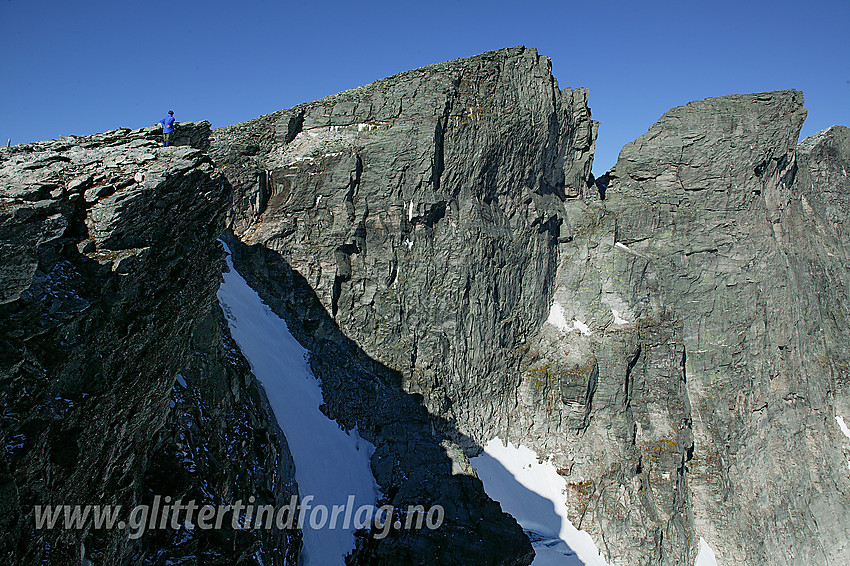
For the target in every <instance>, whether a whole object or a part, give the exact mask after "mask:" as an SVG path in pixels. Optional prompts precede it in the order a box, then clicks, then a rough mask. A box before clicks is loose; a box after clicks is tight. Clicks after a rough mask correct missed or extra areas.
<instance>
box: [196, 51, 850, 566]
mask: <svg viewBox="0 0 850 566" xmlns="http://www.w3.org/2000/svg"><path fill="white" fill-rule="evenodd" d="M802 103H803V99H802V95H801V94H800V93H798V92H795V91H784V92H774V93H763V94H755V95H747V96H727V97H721V98H714V99H708V100H705V101H700V102H694V103H690V104H688V105H687V106H684V107H681V108H675V109H673V110H671V111H670V112H668V113H667V114H665V115H664V116H663V117H662V118H661V120H659V122H658V123H657V124H656V125H654V126H653V127H652V128H651V129H650V131H649V132H648V133H647V134H646V135H644V136H642V137H641V138H639V139H638V140H636V141H635V142H633V143H631V144H629V145H628V146H626V147H625V148H624V149H623V151H622V153H621V156H620V160H619V161H618V163H617V165H616V167H615V168H614V169H613V170H612V171H611V172H610V173H609V174H608V175H606V176H605V177H604V178H603V179H602V180H600V182H599V183H597V189H598V192H597V190H589V189H588V182H589V181H590V180H591V179H590V175H589V165H590V158H591V157H592V150H593V141H594V138H595V124H594V123H593V122H592V121H591V120H590V114H589V110H588V109H587V106H586V92H585V91H583V90H580V89H577V90H570V89H567V90H564V91H561V90H559V89H558V88H557V86H556V83H555V81H554V79H553V78H552V77H551V75H550V74H549V68H548V62H547V61H546V60H545V59H544V58H540V57H539V56H537V54H536V53H535V52H534V51H532V50H525V49H522V48H517V49H511V50H504V51H499V52H494V53H488V54H484V55H482V56H479V57H473V58H470V59H466V60H459V61H455V62H451V63H446V64H443V65H437V66H432V67H427V68H424V69H420V70H417V71H412V72H409V73H403V74H401V75H398V76H396V77H391V78H389V79H385V80H383V81H378V82H377V83H374V84H372V85H368V86H366V87H363V88H360V89H355V90H352V91H347V92H345V93H341V94H339V95H336V96H333V97H330V98H327V99H324V100H321V101H317V102H315V103H310V104H305V105H302V106H299V107H296V108H294V109H291V110H286V111H281V112H278V113H275V114H271V115H268V116H264V117H261V118H258V119H257V120H254V121H251V122H247V123H245V124H240V125H237V126H234V127H229V128H224V129H221V130H217V131H216V132H215V134H214V139H213V141H212V144H211V152H212V155H213V156H214V159H215V161H216V163H217V164H218V165H219V167H221V168H222V170H223V171H224V172H225V174H226V175H227V177H228V179H229V180H230V182H231V183H232V184H233V186H234V205H233V207H232V210H231V212H230V214H229V218H228V222H229V226H230V227H231V229H232V230H233V232H234V234H235V236H236V238H237V239H239V240H241V241H242V242H243V243H244V244H246V245H247V247H242V248H240V257H238V258H237V266H238V267H239V268H240V270H243V271H244V272H245V273H246V274H247V277H248V278H249V280H251V281H252V284H254V285H255V286H256V287H257V288H258V289H260V290H261V293H263V294H264V296H265V297H266V299H267V300H268V301H269V303H270V304H272V305H274V307H275V308H276V309H277V310H278V311H279V312H281V313H284V314H285V315H286V316H287V317H288V320H289V321H290V326H296V327H297V332H296V335H297V336H298V337H299V339H301V340H303V341H304V342H305V344H307V345H308V347H309V348H310V349H311V351H312V352H313V353H314V359H313V365H314V369H315V371H316V374H317V375H320V376H321V377H322V379H323V385H324V390H325V398H326V400H328V412H329V414H331V415H333V416H335V417H336V418H338V419H339V420H340V421H341V422H343V423H346V426H354V425H355V424H356V425H357V426H358V429H359V430H360V431H361V432H362V431H364V430H365V431H367V432H366V434H370V435H371V439H373V440H374V441H375V442H376V444H379V445H380V446H385V447H387V448H386V450H388V453H390V454H393V456H394V457H395V458H398V461H399V462H401V463H400V464H399V466H400V467H403V466H404V465H405V463H407V465H410V462H423V461H425V462H427V461H428V459H429V458H431V456H427V457H423V455H422V454H423V452H424V450H410V449H409V448H408V447H399V446H397V445H396V444H394V443H393V441H392V440H390V439H391V438H393V436H398V435H399V434H404V435H408V434H413V433H412V432H411V431H412V430H414V429H416V427H415V426H412V425H410V423H409V422H407V421H406V420H405V419H398V418H397V417H394V416H393V415H392V411H389V413H390V414H386V411H385V413H384V414H382V416H381V417H379V418H375V419H370V418H368V417H367V415H368V414H370V413H369V411H364V409H363V407H364V406H365V407H369V406H371V405H370V403H372V401H370V399H372V398H374V397H376V396H378V397H380V395H378V394H377V393H375V387H374V386H365V385H357V386H353V385H352V384H358V383H359V384H364V383H365V382H364V381H362V378H361V381H358V379H357V378H355V377H352V375H354V374H357V373H358V372H359V373H360V374H362V373H364V372H365V373H367V374H369V373H370V372H371V373H373V374H379V375H386V378H384V379H383V380H379V381H383V382H384V383H391V382H392V381H393V379H398V381H399V383H400V385H401V388H402V389H403V391H405V392H407V393H413V394H416V395H421V396H422V402H423V404H424V406H425V407H426V408H427V409H428V411H429V413H430V417H429V419H430V420H431V421H432V422H433V423H434V424H433V427H434V429H435V430H436V431H437V433H438V437H439V435H442V436H443V437H445V439H446V440H444V441H442V442H444V443H447V444H446V446H447V450H446V453H447V454H451V455H454V457H453V460H454V462H453V463H454V465H455V466H456V467H457V469H459V470H460V469H463V467H464V458H463V456H464V454H465V455H466V456H469V455H472V454H474V453H476V452H477V451H478V450H479V446H480V445H481V444H482V443H483V441H486V440H487V439H489V438H491V437H492V436H496V435H499V436H501V437H503V438H508V439H510V440H513V441H515V442H522V443H524V444H527V445H529V446H530V447H532V448H534V449H535V450H537V451H538V453H539V454H540V455H541V456H548V457H551V458H552V459H553V460H554V462H555V463H556V464H557V465H558V468H559V470H560V473H561V474H562V475H563V476H564V478H565V480H566V481H567V485H568V492H567V498H568V502H569V505H570V507H571V510H572V517H571V519H572V521H573V523H574V524H576V526H579V527H580V528H583V529H585V530H587V531H589V532H590V533H591V534H592V535H593V536H594V538H595V540H596V542H597V544H598V545H599V547H600V548H601V549H602V550H603V552H604V553H605V554H606V555H607V556H608V558H609V559H610V560H611V561H612V562H613V563H616V564H630V565H631V564H647V565H648V564H691V563H693V560H694V558H695V556H696V552H697V544H698V542H699V539H700V538H701V537H702V538H705V539H706V540H707V541H708V543H709V544H710V546H711V547H712V548H713V549H714V550H715V553H716V554H717V556H718V558H719V559H720V561H721V563H723V562H726V561H728V562H746V563H748V564H777V563H788V564H793V563H800V562H801V561H803V562H810V563H816V564H827V563H835V562H844V561H847V555H846V553H847V552H848V551H847V545H846V541H847V540H848V535H850V533H848V532H847V526H846V525H848V524H850V521H848V518H847V513H848V509H850V506H848V501H847V497H848V495H847V494H848V493H850V490H848V485H847V482H848V474H847V472H846V469H847V464H846V461H845V460H846V451H847V446H848V445H847V442H846V438H845V437H843V435H842V432H841V428H840V427H839V426H838V423H837V421H836V417H839V416H842V415H846V414H847V411H848V407H847V404H848V401H847V394H846V382H847V379H848V378H847V371H848V369H847V368H848V364H847V361H846V360H847V357H848V355H847V349H848V345H850V339H848V338H850V336H848V331H847V323H846V316H845V313H846V306H845V305H846V298H847V292H848V291H847V283H846V281H848V280H850V278H848V277H847V274H848V263H847V258H848V255H847V254H848V250H847V245H848V237H847V232H846V215H847V210H848V207H847V195H848V190H847V177H846V171H847V169H848V165H847V135H846V129H843V128H833V129H831V130H829V131H827V132H824V133H821V134H819V135H818V136H815V137H814V138H813V139H810V140H807V141H805V142H803V143H802V144H800V145H799V146H798V145H797V143H796V140H797V136H798V133H799V130H800V127H801V125H802V122H803V120H804V118H805V110H804V109H803V106H802ZM547 315H548V317H549V318H548V320H549V321H550V322H551V324H547V323H545V320H546V318H547ZM341 352H345V355H342V354H341ZM340 359H345V360H346V361H345V363H344V364H343V365H346V366H347V367H349V368H362V367H372V366H369V364H371V363H373V362H376V363H377V365H376V366H375V367H378V368H379V369H372V370H368V371H367V370H362V369H348V370H346V371H342V370H340V369H339V368H338V367H335V366H334V360H340ZM323 372H324V373H323ZM382 372H383V373H382ZM387 372H388V373H387ZM326 376H327V377H326ZM373 382H374V380H373ZM370 387H371V388H370ZM378 390H380V391H385V389H383V385H382V386H381V387H380V388H378ZM390 390H391V391H394V390H393V389H391V388H390ZM383 394H384V393H381V395H383ZM404 406H405V407H407V405H404ZM405 410H407V409H405ZM383 419H387V420H389V421H391V422H392V423H393V426H394V428H392V429H391V430H392V433H390V431H389V430H387V429H385V428H383V425H382V424H381V423H383V422H384V420H383ZM411 420H413V419H411ZM842 422H843V421H842ZM400 431H401V432H400ZM417 438H422V437H417ZM820 439H824V440H823V441H821V440H820ZM425 444H427V443H425ZM842 451H843V452H842ZM461 452H462V453H461ZM812 462H817V463H818V464H817V465H813V464H812ZM416 465H417V466H418V465H419V464H416ZM373 467H374V469H375V470H376V477H378V478H379V481H380V482H381V485H382V487H384V488H385V490H386V489H388V487H389V488H390V489H389V491H392V490H394V489H396V488H398V486H403V485H405V483H404V480H402V479H400V478H399V476H398V475H395V474H386V473H382V471H381V470H382V469H383V467H382V465H381V463H380V462H379V461H376V462H375V463H374V466H373ZM435 481H437V483H438V484H442V483H444V482H445V480H443V479H439V478H438V479H435ZM388 548H390V549H391V548H392V547H390V546H387V545H385V546H384V549H385V550H386V549H388ZM388 552H389V554H388V555H392V552H395V550H394V549H393V550H389V551H388Z"/></svg>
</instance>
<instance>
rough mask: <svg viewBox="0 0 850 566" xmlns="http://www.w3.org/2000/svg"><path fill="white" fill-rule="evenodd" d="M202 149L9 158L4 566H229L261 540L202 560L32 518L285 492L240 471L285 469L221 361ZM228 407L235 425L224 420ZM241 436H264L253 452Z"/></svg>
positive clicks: (215, 259)
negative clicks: (90, 565) (180, 558)
mask: <svg viewBox="0 0 850 566" xmlns="http://www.w3.org/2000/svg"><path fill="white" fill-rule="evenodd" d="M208 137H209V124H207V123H201V124H196V125H193V124H186V125H184V126H183V127H182V136H181V137H180V139H178V140H176V141H177V142H178V144H190V143H191V144H194V145H195V147H192V146H191V145H179V146H178V147H172V148H167V149H164V148H160V147H158V146H159V142H158V140H157V139H156V138H157V136H156V134H155V132H154V131H153V130H152V129H148V130H140V131H133V132H131V131H129V130H116V131H113V132H107V133H105V134H98V135H95V136H88V137H81V138H63V139H62V140H58V141H53V142H41V143H35V144H29V145H20V146H15V147H13V148H9V149H6V148H3V149H2V150H0V151H2V153H0V157H2V163H0V180H1V181H0V183H2V185H3V187H4V189H3V192H2V194H0V199H2V200H0V231H1V232H2V246H3V253H2V257H0V262H2V265H0V289H2V291H0V293H2V296H0V303H2V304H0V313H1V314H0V318H1V319H2V320H3V321H4V324H3V328H2V330H0V350H2V352H3V353H2V356H0V383H2V388H0V406H2V409H3V419H2V424H0V435H2V439H3V445H4V447H5V449H4V450H3V452H2V454H0V477H2V481H0V485H2V488H0V501H2V503H0V509H2V512H0V522H2V530H3V532H4V536H3V537H2V546H0V549H2V555H3V556H4V558H5V560H6V562H8V563H10V564H35V563H50V564H80V563H87V562H86V560H93V561H94V562H95V563H103V564H119V563H124V562H125V560H130V559H131V558H132V559H133V561H134V562H137V563H145V562H149V563H154V562H156V563H161V561H162V559H163V558H164V557H169V556H174V555H176V554H178V553H180V552H183V553H184V554H197V555H198V556H201V557H204V558H206V559H207V560H209V562H210V563H231V559H232V555H231V553H232V552H233V551H234V550H236V551H237V552H242V551H244V550H245V549H247V548H250V547H251V546H252V545H254V546H255V545H256V544H257V541H256V540H255V539H256V538H257V537H256V536H253V535H252V536H249V537H248V539H250V540H245V539H244V538H243V539H241V540H240V539H238V538H237V537H235V536H229V535H228V534H220V533H219V534H215V535H212V536H206V537H205V541H204V544H203V545H201V546H202V551H199V550H197V549H196V548H195V547H194V546H193V545H194V544H195V541H194V540H193V539H194V538H195V537H193V536H185V533H177V534H175V533H171V534H174V535H175V536H173V537H170V536H168V535H163V534H162V533H158V532H157V533H154V534H149V535H148V536H147V537H146V538H143V539H141V540H140V541H134V540H132V539H131V538H130V537H128V536H127V532H126V531H121V530H118V529H115V530H94V529H92V527H91V525H90V524H88V525H86V526H85V527H83V528H80V529H65V528H62V527H61V525H60V526H59V527H57V528H55V529H53V530H47V529H36V527H35V521H34V515H33V512H34V506H36V505H89V504H113V505H115V504H118V505H122V506H123V513H121V514H120V515H119V518H120V519H121V520H125V521H126V520H127V515H128V514H129V512H130V508H131V507H132V506H133V505H135V504H138V503H150V497H151V496H152V494H153V493H156V494H160V495H162V496H165V495H168V496H172V497H174V499H175V500H176V499H177V497H180V496H192V495H199V497H198V499H199V502H200V500H204V498H215V497H217V496H218V495H221V494H222V493H224V494H227V495H228V497H229V496H230V495H231V494H232V493H233V492H234V491H235V492H236V493H239V492H240V491H239V490H247V491H248V492H249V493H260V492H261V490H260V488H261V487H266V488H267V490H268V491H267V493H269V494H270V497H274V496H275V494H277V495H279V496H280V498H281V499H283V498H284V495H285V494H286V489H287V486H286V484H285V482H284V481H281V479H280V478H277V477H276V478H275V479H274V480H273V481H272V480H271V479H269V478H263V477H260V476H261V474H256V476H251V477H249V478H245V477H244V476H245V475H246V474H245V470H244V468H242V466H243V464H248V465H250V464H252V463H254V462H255V461H257V460H259V461H260V462H261V463H262V464H264V465H265V466H266V469H268V470H269V471H270V472H273V471H274V470H277V469H278V468H281V467H282V469H283V471H284V472H285V470H286V462H287V459H288V454H287V453H286V449H285V445H282V444H281V443H280V441H279V440H277V438H276V437H274V434H273V432H272V434H271V435H270V436H272V438H271V439H263V438H262V436H261V435H262V433H263V432H264V431H265V430H266V429H267V428H268V427H269V424H268V422H267V421H266V417H265V416H264V414H263V411H262V399H261V398H260V397H259V395H261V393H260V392H259V391H258V390H257V389H256V386H255V385H254V384H253V383H252V381H251V378H250V374H249V373H248V371H247V367H246V364H245V363H244V361H243V362H241V368H240V363H239V360H238V355H237V354H235V353H231V354H229V358H228V359H226V358H227V355H226V353H225V351H224V348H225V346H224V345H223V342H222V340H223V338H222V337H221V336H220V335H219V331H218V325H219V320H218V318H220V317H218V318H217V314H216V312H215V311H213V310H211V309H212V306H213V305H215V304H216V303H215V290H216V288H217V287H218V283H219V280H220V271H221V260H222V252H221V250H220V247H219V246H218V244H217V243H216V241H215V240H216V238H217V237H218V234H219V233H220V231H221V229H222V225H223V218H224V212H225V209H226V207H227V205H228V203H229V196H230V194H229V190H228V186H227V184H226V182H225V181H224V179H223V178H222V177H221V176H220V175H218V174H217V173H216V172H215V170H214V167H213V165H212V162H211V160H210V159H209V157H208V156H207V155H206V154H204V153H203V151H202V149H200V148H203V147H204V146H205V145H206V142H207V139H208ZM202 356H203V357H204V360H200V359H199V358H200V357H202ZM181 372H182V373H181ZM178 373H181V377H180V380H181V381H182V383H183V385H178V387H177V389H176V390H174V391H172V389H173V387H174V385H175V377H176V376H177V375H178ZM183 375H185V378H184V377H182V376H183ZM240 396H243V397H248V398H249V399H240ZM252 396H253V397H252ZM234 398H235V400H234ZM252 399H253V400H252ZM252 403H253V404H252ZM234 405H238V408H239V410H241V414H240V413H239V412H238V411H236V410H234V414H232V415H225V414H223V413H224V412H226V411H230V410H231V409H232V407H233V406H234ZM200 408H203V409H205V411H204V415H203V417H202V416H201V415H199V414H198V412H199V411H200ZM228 416H229V417H231V418H234V417H239V416H242V417H244V420H241V421H240V422H239V423H233V422H230V421H227V420H225V419H226V417H228ZM194 421H203V422H200V423H197V422H194ZM236 424H239V425H240V426H241V427H243V429H244V428H246V427H247V428H248V429H251V430H252V431H256V433H257V436H256V437H253V436H251V437H249V438H248V442H247V445H246V443H245V442H244V441H245V440H246V439H245V435H244V430H243V431H241V432H240V429H238V428H237V427H236ZM236 438H238V439H239V441H240V443H241V447H238V448H236V449H234V448H232V447H231V446H229V444H230V442H228V440H230V441H231V442H232V440H234V439H236ZM275 446H276V447H277V448H276V449H275ZM201 449H202V453H201V454H196V453H194V452H193V451H200V450H201ZM254 451H261V454H259V455H257V454H253V452H254ZM242 452H244V453H242ZM252 456H253V457H252ZM243 461H244V462H243ZM213 464H215V466H213ZM211 466H212V467H213V469H212V470H210V469H209V468H210V467H211ZM190 467H194V468H196V469H189V468H190ZM199 471H200V472H201V473H202V474H203V476H202V479H198V474H197V472H199ZM284 475H285V474H284ZM199 484H202V485H199ZM291 490H292V489H291V486H290V491H291ZM201 496H204V497H201ZM208 502H209V503H219V501H208ZM60 523H61V521H60ZM295 535H297V533H290V534H289V535H287V534H285V533H276V534H275V535H274V536H275V537H276V539H275V540H269V541H266V542H267V543H271V544H273V545H274V547H276V548H278V549H279V550H280V557H281V558H280V559H279V560H278V562H277V563H283V558H284V557H285V556H286V554H287V545H289V546H290V547H294V549H295V550H297V537H296V538H295V539H294V540H292V541H290V540H288V539H287V537H289V536H295ZM262 536H265V535H262V534H261V535H260V537H262ZM163 537H164V538H163ZM198 537H203V534H202V533H198ZM216 537H218V539H216ZM260 542H263V541H260ZM216 551H218V552H216ZM222 551H224V552H222ZM81 561H82V562H81ZM157 561H158V562H157ZM290 563H292V562H290Z"/></svg>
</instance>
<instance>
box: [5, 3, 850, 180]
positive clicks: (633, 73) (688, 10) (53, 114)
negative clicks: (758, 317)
mask: <svg viewBox="0 0 850 566" xmlns="http://www.w3.org/2000/svg"><path fill="white" fill-rule="evenodd" d="M515 45H526V46H529V47H536V48H537V49H538V51H539V52H540V53H541V54H543V55H547V56H549V57H551V59H552V64H553V71H554V74H555V76H556V77H557V78H558V81H559V83H560V86H561V87H567V86H584V87H587V88H589V89H590V106H591V109H592V111H593V117H594V118H595V119H597V120H599V121H600V122H601V123H602V125H601V127H600V130H599V141H598V143H597V157H596V162H595V165H594V172H595V173H596V174H597V175H598V174H601V173H603V172H604V171H606V170H607V169H608V168H610V167H611V166H612V165H613V164H614V162H615V161H616V158H617V155H618V153H619V150H620V148H621V147H622V146H623V145H624V144H626V143H628V142H629V141H631V140H633V139H635V138H636V137H638V136H639V135H641V134H642V133H644V132H645V131H646V130H647V128H649V126H650V125H651V124H652V123H654V122H655V121H656V120H657V119H658V117H659V116H660V115H661V114H662V113H664V112H665V111H666V110H668V109H669V108H671V107H673V106H679V105H682V104H685V103H687V102H688V101H690V100H697V99H702V98H706V97H708V96H717V95H723V94H732V93H747V92H759V91H766V90H775V89H785V88H796V89H799V90H802V91H803V92H804V93H805V96H806V107H807V108H808V110H809V117H808V120H807V121H806V125H805V126H804V129H803V135H810V134H812V133H814V132H816V131H818V130H820V129H823V128H826V127H828V126H831V125H833V124H843V125H850V1H848V0H823V1H818V0H813V1H811V2H807V3H806V2H799V1H788V0H773V1H747V0H737V1H732V2H729V1H726V0H718V1H691V0H678V1H675V2H669V1H663V2H643V1H638V0H632V1H620V2H614V1H592V0H590V1H588V0H585V1H582V2H572V1H561V2H552V1H538V2H520V1H513V2H502V1H499V0H491V1H487V2H478V1H475V2H472V1H466V0H430V1H424V2H422V1H419V2H405V1H403V0H396V1H394V2H357V1H351V0H349V1H346V2H324V1H312V2H305V1H290V2H275V1H271V0H268V1H265V2H263V1H254V0H248V1H243V2H223V1H218V0H207V1H205V2H198V1H191V0H187V1H183V0H178V1H174V2H159V1H156V0H146V1H134V0H129V1H124V2H118V1H114V2H103V1H94V0H92V1H88V0H76V1H74V0H70V1H69V0H63V1H41V0H0V53H2V57H0V139H2V142H3V143H5V142H6V140H7V138H11V139H12V143H24V142H29V141H33V140H39V139H49V138H56V137H58V136H60V135H68V134H77V135H79V134H90V133H94V132H99V131H104V130H108V129H112V128H116V127H119V126H128V127H131V128H138V127H142V126H145V125H150V124H153V123H155V122H157V121H158V120H159V119H161V118H162V117H163V116H164V115H165V112H166V111H167V110H169V109H173V110H174V111H175V117H176V118H177V119H178V121H191V120H201V119H206V120H209V121H210V122H212V124H213V126H214V127H217V126H224V125H227V124H232V123H236V122H241V121H243V120H247V119H250V118H253V117H256V116H259V115H260V114H265V113H268V112H272V111H274V110H279V109H281V108H288V107H290V106H294V105H296V104H299V103H301V102H305V101H310V100H315V99H317V98H321V97H323V96H326V95H329V94H333V93H335V92H339V91H341V90H345V89H348V88H352V87H356V86H360V85H364V84H366V83H369V82H371V81H373V80H376V79H379V78H381V77H385V76H389V75H392V74H395V73H398V72H401V71H404V70H407V69H413V68H416V67H421V66H423V65H427V64H430V63H436V62H440V61H446V60H449V59H456V58H458V57H465V56H469V55H475V54H477V53H480V52H483V51H488V50H491V49H498V48H501V47H512V46H515Z"/></svg>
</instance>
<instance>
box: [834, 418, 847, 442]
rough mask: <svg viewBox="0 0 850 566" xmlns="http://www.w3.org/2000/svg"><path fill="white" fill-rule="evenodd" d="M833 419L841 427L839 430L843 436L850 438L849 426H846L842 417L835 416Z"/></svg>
mask: <svg viewBox="0 0 850 566" xmlns="http://www.w3.org/2000/svg"><path fill="white" fill-rule="evenodd" d="M835 420H836V422H837V423H838V426H839V427H840V428H841V432H843V433H844V436H846V437H847V438H850V428H847V425H846V424H845V423H844V417H839V416H836V417H835Z"/></svg>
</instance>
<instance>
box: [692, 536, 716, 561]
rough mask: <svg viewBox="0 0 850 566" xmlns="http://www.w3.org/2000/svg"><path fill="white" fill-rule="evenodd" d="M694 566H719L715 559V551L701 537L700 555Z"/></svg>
mask: <svg viewBox="0 0 850 566" xmlns="http://www.w3.org/2000/svg"><path fill="white" fill-rule="evenodd" d="M694 566H717V559H716V558H715V557H714V551H713V550H711V547H710V546H708V543H707V542H705V539H704V538H702V537H699V553H698V554H697V560H696V562H694Z"/></svg>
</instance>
